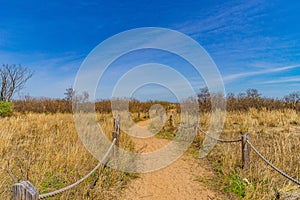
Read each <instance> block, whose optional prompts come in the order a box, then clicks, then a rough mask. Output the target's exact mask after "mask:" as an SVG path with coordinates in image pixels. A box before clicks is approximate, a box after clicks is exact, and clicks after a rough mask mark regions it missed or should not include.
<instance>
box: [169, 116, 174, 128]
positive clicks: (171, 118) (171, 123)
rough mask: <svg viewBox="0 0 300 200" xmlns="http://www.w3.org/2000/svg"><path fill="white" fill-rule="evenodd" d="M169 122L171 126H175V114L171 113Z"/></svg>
mask: <svg viewBox="0 0 300 200" xmlns="http://www.w3.org/2000/svg"><path fill="white" fill-rule="evenodd" d="M169 124H170V126H171V127H172V126H173V116H172V115H170V118H169Z"/></svg>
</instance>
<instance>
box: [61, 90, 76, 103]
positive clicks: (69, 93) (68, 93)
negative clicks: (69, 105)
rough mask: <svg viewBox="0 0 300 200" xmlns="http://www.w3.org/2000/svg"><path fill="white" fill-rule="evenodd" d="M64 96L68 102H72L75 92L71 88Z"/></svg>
mask: <svg viewBox="0 0 300 200" xmlns="http://www.w3.org/2000/svg"><path fill="white" fill-rule="evenodd" d="M64 95H65V100H66V101H69V102H72V100H73V98H74V97H75V90H74V89H73V88H71V87H69V88H67V89H66V91H65V93H64Z"/></svg>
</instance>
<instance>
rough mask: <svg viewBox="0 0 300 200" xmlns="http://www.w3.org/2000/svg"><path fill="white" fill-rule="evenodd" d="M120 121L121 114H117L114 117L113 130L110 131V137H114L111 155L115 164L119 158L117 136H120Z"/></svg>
mask: <svg viewBox="0 0 300 200" xmlns="http://www.w3.org/2000/svg"><path fill="white" fill-rule="evenodd" d="M120 121H121V116H120V115H118V118H117V119H116V118H114V130H113V132H112V138H113V139H115V138H116V142H115V146H114V147H113V150H112V154H113V157H114V158H115V163H116V165H117V164H118V159H119V150H118V148H119V138H120Z"/></svg>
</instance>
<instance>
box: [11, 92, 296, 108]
mask: <svg viewBox="0 0 300 200" xmlns="http://www.w3.org/2000/svg"><path fill="white" fill-rule="evenodd" d="M211 98H215V99H220V100H221V101H224V100H226V109H227V111H247V110H248V109H249V108H256V109H258V110H260V109H263V108H264V109H267V110H273V109H284V108H290V109H294V110H297V111H300V92H294V93H291V94H289V95H286V96H285V97H283V98H281V99H274V98H268V97H262V96H261V94H260V93H259V92H258V91H257V90H256V89H248V90H246V92H245V93H239V94H237V95H235V94H233V93H229V94H227V96H226V97H223V96H222V95H220V94H210V93H209V91H208V89H207V88H201V89H200V93H199V94H198V97H197V101H198V103H199V108H200V111H202V112H209V111H210V110H211ZM119 101H122V100H119ZM124 101H125V100H124ZM126 101H128V102H129V111H130V112H132V113H134V112H147V111H148V110H149V109H150V108H151V106H153V105H155V104H160V105H162V106H163V107H164V108H165V109H166V110H170V109H172V110H177V111H178V112H180V105H179V104H176V103H169V102H165V101H147V102H141V101H139V100H136V99H131V100H126ZM13 105H14V106H13V107H14V111H15V112H21V113H27V112H35V113H71V112H72V102H71V101H70V100H67V99H50V98H32V97H26V98H24V99H22V100H14V101H13ZM95 109H96V111H97V112H101V113H110V112H111V110H112V108H111V101H110V100H99V101H96V103H95Z"/></svg>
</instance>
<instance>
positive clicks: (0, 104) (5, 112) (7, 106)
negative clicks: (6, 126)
mask: <svg viewBox="0 0 300 200" xmlns="http://www.w3.org/2000/svg"><path fill="white" fill-rule="evenodd" d="M12 112H13V104H12V103H11V102H5V101H0V116H1V117H5V116H10V115H11V114H12Z"/></svg>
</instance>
